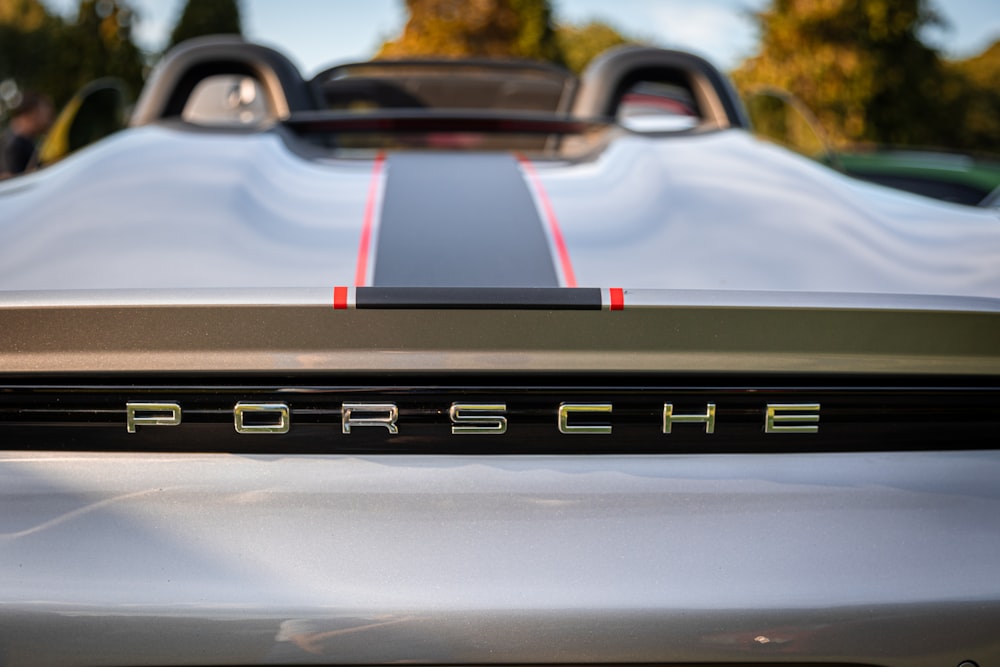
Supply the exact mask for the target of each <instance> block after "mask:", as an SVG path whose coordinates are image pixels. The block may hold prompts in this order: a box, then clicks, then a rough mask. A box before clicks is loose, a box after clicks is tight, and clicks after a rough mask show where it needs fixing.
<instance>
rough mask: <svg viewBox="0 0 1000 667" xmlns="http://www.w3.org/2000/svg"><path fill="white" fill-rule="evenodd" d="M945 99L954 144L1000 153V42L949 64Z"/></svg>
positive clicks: (969, 148)
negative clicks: (948, 78) (999, 83)
mask: <svg viewBox="0 0 1000 667" xmlns="http://www.w3.org/2000/svg"><path fill="white" fill-rule="evenodd" d="M946 69H947V71H948V73H949V74H950V81H949V83H950V85H949V86H948V88H947V89H946V90H945V91H944V100H945V102H946V103H947V105H948V111H949V113H950V114H951V117H952V123H951V128H952V130H953V133H954V136H953V137H952V144H953V145H955V146H958V147H962V148H965V149H967V150H973V151H988V152H992V153H1000V87H998V85H997V83H998V82H1000V41H998V42H995V43H994V44H993V45H992V46H990V47H989V48H988V49H986V51H984V52H983V53H981V54H980V55H978V56H975V57H973V58H969V59H967V60H962V61H958V62H955V63H947V64H946Z"/></svg>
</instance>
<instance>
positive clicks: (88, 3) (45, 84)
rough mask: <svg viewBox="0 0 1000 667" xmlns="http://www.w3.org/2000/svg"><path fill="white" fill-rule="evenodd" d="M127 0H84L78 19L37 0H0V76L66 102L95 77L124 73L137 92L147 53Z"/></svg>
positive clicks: (60, 104)
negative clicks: (140, 45)
mask: <svg viewBox="0 0 1000 667" xmlns="http://www.w3.org/2000/svg"><path fill="white" fill-rule="evenodd" d="M133 20H134V13H133V11H132V9H131V6H130V5H129V4H128V2H127V0H81V2H80V4H79V7H78V10H77V19H76V20H75V21H66V20H64V19H63V18H61V17H59V16H56V15H53V14H51V13H50V12H49V11H48V10H47V9H46V8H45V6H44V5H42V4H41V2H39V1H38V0H0V81H3V80H6V79H11V80H13V81H14V82H15V83H16V84H17V86H18V88H20V89H21V90H35V91H38V92H41V93H45V94H47V95H49V96H50V97H52V99H53V101H54V102H55V104H56V106H57V107H59V106H62V105H63V104H65V103H66V102H67V101H69V99H70V98H71V97H72V96H73V94H74V93H75V92H76V91H77V90H79V89H80V88H82V87H83V86H84V85H86V84H87V83H89V82H90V81H93V80H94V79H97V78H100V77H104V76H113V77H117V78H119V79H121V80H122V81H123V82H124V83H125V85H126V87H127V88H128V89H129V92H130V93H131V94H132V95H135V94H136V93H138V91H139V89H140V88H141V86H142V81H143V69H144V63H143V58H142V54H141V53H140V52H139V49H138V48H137V47H136V45H135V43H134V42H133V41H132V37H131V25H132V21H133Z"/></svg>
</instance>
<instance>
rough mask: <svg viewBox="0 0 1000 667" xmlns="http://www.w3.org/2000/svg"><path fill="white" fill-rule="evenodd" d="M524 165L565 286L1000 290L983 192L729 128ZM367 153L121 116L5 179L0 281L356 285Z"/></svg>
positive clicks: (994, 231)
mask: <svg viewBox="0 0 1000 667" xmlns="http://www.w3.org/2000/svg"><path fill="white" fill-rule="evenodd" d="M449 158H451V159H454V160H457V161H460V160H462V158H463V156H462V155H460V154H452V155H449V154H447V153H444V154H439V155H437V156H435V158H434V159H435V160H439V161H440V160H447V159H449ZM536 167H537V171H538V175H539V179H540V181H541V183H542V184H543V187H544V189H545V191H546V192H547V193H548V195H549V197H550V199H551V201H552V207H553V209H554V211H555V213H556V216H557V218H558V221H559V225H560V227H561V229H562V232H563V235H564V236H565V239H566V243H567V246H568V250H569V255H570V258H571V260H572V263H573V268H574V270H575V273H576V276H577V281H578V283H579V284H580V286H597V287H608V286H622V287H626V288H646V289H665V288H668V289H693V290H718V289H722V290H788V289H801V290H806V291H822V292H850V293H879V294H884V293H895V294H936V295H963V296H986V297H996V296H1000V216H998V214H997V212H996V211H995V210H992V209H974V208H969V207H961V206H957V205H951V204H946V203H941V202H936V201H933V200H929V199H925V198H922V197H918V196H916V195H909V194H906V193H899V192H896V191H891V190H888V189H885V188H880V187H878V186H872V185H868V184H863V183H860V182H857V181H854V180H852V179H849V178H847V177H844V176H841V175H839V174H837V173H835V172H833V171H832V170H829V169H827V168H825V167H822V166H819V165H817V164H814V163H812V162H810V161H808V160H805V159H803V158H800V157H797V156H795V155H792V154H790V153H788V152H786V151H783V150H781V149H778V148H775V147H773V146H770V145H767V144H763V143H761V142H759V141H757V140H755V139H753V138H752V137H750V136H749V135H748V134H746V133H744V132H742V131H740V130H727V131H719V132H712V133H705V134H693V135H685V136H676V137H668V138H665V139H656V138H651V137H644V136H640V135H623V136H620V137H618V138H616V139H615V140H614V141H612V142H611V143H609V145H608V146H607V147H606V149H605V150H603V151H602V152H601V153H600V154H598V155H596V156H595V157H594V159H593V160H590V161H584V162H573V163H568V162H553V163H548V162H536ZM371 172H372V161H371V159H370V158H368V159H363V158H351V159H319V158H314V159H307V158H304V157H301V156H300V155H298V154H296V153H293V152H291V151H290V150H289V149H288V147H287V146H286V145H285V143H284V142H283V141H282V139H280V138H279V137H278V135H277V134H276V133H275V132H266V133H242V134H240V133H219V134H212V133H209V132H204V131H202V132H195V131H181V130H177V129H168V128H163V127H147V128H139V129H133V130H129V131H127V132H125V133H122V134H121V135H119V136H117V137H113V138H112V139H111V140H109V141H107V142H105V143H102V144H100V145H98V146H97V147H94V148H92V149H90V150H86V151H83V152H82V153H81V154H79V155H77V156H74V157H72V158H70V159H69V160H66V161H65V162H64V163H62V164H58V165H55V166H54V167H52V168H51V169H48V170H45V171H43V172H41V173H39V174H37V175H34V176H29V177H25V178H23V179H17V180H15V181H11V182H9V183H7V184H0V289H4V290H35V289H68V288H72V289H108V288H124V287H128V288H157V287H160V288H189V287H215V288H219V287H316V286H321V285H322V286H325V285H334V284H342V285H348V284H352V283H353V277H354V271H355V268H356V261H357V253H358V247H359V241H360V236H361V228H362V222H363V219H364V208H365V203H366V198H367V193H368V189H369V185H370V182H371ZM392 177H393V176H392V172H391V169H389V170H387V172H386V173H385V174H384V175H383V178H385V179H390V182H391V179H392ZM448 186H449V184H447V183H442V184H441V188H440V191H437V192H434V191H428V192H427V193H426V194H427V197H428V198H440V197H447V196H449V190H448ZM53 192H58V193H59V195H58V196H53V194H52V193H53ZM470 224H472V225H474V224H476V221H475V220H472V221H470ZM470 266H472V267H474V266H475V264H474V263H472V264H470ZM473 270H474V268H473ZM511 271H512V272H513V273H517V272H518V267H517V266H515V265H512V266H511Z"/></svg>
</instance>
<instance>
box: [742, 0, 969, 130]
mask: <svg viewBox="0 0 1000 667" xmlns="http://www.w3.org/2000/svg"><path fill="white" fill-rule="evenodd" d="M757 20H758V22H759V25H760V30H761V47H760V52H759V54H758V55H756V56H754V57H752V58H750V59H748V60H747V61H746V62H744V63H743V65H742V66H741V67H740V68H739V69H738V70H737V71H736V72H734V74H733V76H734V79H735V80H736V83H737V85H738V86H739V87H740V88H742V89H744V90H746V89H750V88H754V87H757V86H761V85H766V86H773V87H776V88H780V89H783V90H786V91H788V92H790V93H792V94H794V95H795V96H797V97H798V98H799V99H801V100H802V101H803V102H804V103H805V105H806V106H807V107H809V108H810V109H812V110H813V112H814V113H815V114H816V116H817V118H818V119H819V121H820V123H822V125H823V127H824V129H825V130H826V132H827V133H828V134H829V135H830V137H831V138H832V139H833V141H834V143H836V144H839V145H844V144H846V143H852V142H859V141H864V142H877V143H892V144H899V145H904V144H909V145H932V144H939V143H941V139H942V138H944V137H945V136H946V135H947V132H948V130H947V129H946V128H947V126H948V125H949V124H950V119H948V118H947V117H946V114H945V109H944V105H943V104H942V103H941V99H940V98H941V91H942V90H943V89H944V88H945V84H946V78H947V76H946V72H945V69H944V66H943V64H942V61H941V59H940V58H939V57H938V54H937V52H936V51H935V50H934V49H931V48H929V47H928V46H926V45H924V44H923V43H922V42H921V41H920V39H919V37H918V31H919V30H920V28H921V27H923V26H924V25H927V24H928V23H932V22H935V21H938V20H939V19H938V18H937V17H936V15H935V14H934V13H933V12H932V11H931V10H930V8H929V7H928V6H927V5H926V2H925V1H924V0H775V1H774V2H773V3H772V5H771V6H770V8H768V9H766V10H764V11H762V12H760V13H759V14H757Z"/></svg>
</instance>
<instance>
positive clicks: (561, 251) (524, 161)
mask: <svg viewBox="0 0 1000 667" xmlns="http://www.w3.org/2000/svg"><path fill="white" fill-rule="evenodd" d="M517 160H518V162H520V163H521V167H522V168H523V169H524V173H526V174H527V175H528V180H530V181H531V186H532V187H533V188H534V189H535V192H537V193H538V200H539V201H540V202H541V204H542V212H543V213H544V214H545V217H546V219H547V221H548V223H549V231H550V232H551V234H552V242H553V243H554V244H555V246H556V254H557V255H558V256H559V263H560V264H561V265H562V273H563V278H564V279H565V281H566V287H576V275H575V274H574V273H573V264H572V262H570V260H569V250H567V249H566V241H565V239H563V235H562V230H561V229H559V220H558V219H556V212H555V211H554V210H553V209H552V202H551V201H549V196H548V195H547V194H546V193H545V188H543V187H542V181H541V180H540V179H539V178H538V174H537V173H536V172H535V166H534V165H533V164H531V161H530V160H528V158H526V157H525V156H523V155H518V156H517Z"/></svg>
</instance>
